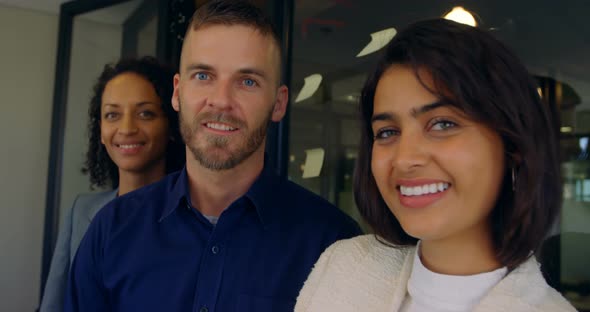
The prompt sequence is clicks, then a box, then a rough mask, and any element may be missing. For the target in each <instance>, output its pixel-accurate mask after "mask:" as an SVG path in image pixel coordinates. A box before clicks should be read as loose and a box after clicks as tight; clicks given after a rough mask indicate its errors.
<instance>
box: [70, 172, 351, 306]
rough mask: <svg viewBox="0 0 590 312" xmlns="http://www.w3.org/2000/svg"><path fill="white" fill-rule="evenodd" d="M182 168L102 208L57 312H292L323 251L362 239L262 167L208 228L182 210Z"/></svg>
mask: <svg viewBox="0 0 590 312" xmlns="http://www.w3.org/2000/svg"><path fill="white" fill-rule="evenodd" d="M185 170H186V169H184V170H182V171H180V172H177V173H173V174H171V175H168V176H167V177H165V178H164V179H163V180H161V181H160V182H157V183H155V184H152V185H149V186H146V187H144V188H141V189H139V190H137V191H134V192H131V193H128V194H126V195H124V196H121V197H119V198H117V199H115V200H114V201H112V202H111V203H109V204H108V205H106V206H105V207H104V208H103V209H101V211H100V212H99V213H98V214H97V215H96V217H95V219H94V220H93V221H92V224H91V225H90V227H89V229H88V232H87V233H86V235H85V236H84V239H83V240H82V242H81V243H80V247H79V249H78V253H77V254H76V257H75V260H74V262H73V265H72V269H71V271H70V277H69V285H68V290H67V293H66V300H65V306H66V307H65V311H84V312H89V311H101V312H103V311H125V312H129V311H174V312H176V311H187V312H188V311H193V312H211V311H258V312H260V311H273V312H277V311H293V308H294V306H295V300H296V298H297V295H298V294H299V290H300V289H301V287H302V286H303V282H304V281H305V280H306V278H307V276H308V274H309V273H310V272H311V269H312V267H313V265H314V263H315V262H316V260H317V259H318V258H319V256H320V254H321V253H322V252H323V251H324V249H325V248H327V247H328V246H329V245H330V244H332V243H333V242H334V241H336V240H339V239H343V238H349V237H353V236H356V235H358V234H360V229H359V227H358V225H357V224H356V223H355V222H354V221H353V220H352V219H351V218H349V217H348V216H347V215H345V214H344V213H343V212H341V211H340V210H339V209H338V208H336V207H334V206H332V205H331V204H330V203H328V202H327V201H325V200H324V199H322V198H321V197H319V196H317V195H315V194H313V193H311V192H309V191H307V190H305V189H303V188H302V187H300V186H298V185H296V184H294V183H292V182H290V181H288V180H286V179H282V178H279V177H278V176H276V175H274V174H273V173H272V172H271V171H270V170H268V169H264V170H263V171H262V173H261V174H260V176H259V177H258V179H257V180H256V181H255V182H254V184H253V185H252V187H251V188H250V190H248V192H247V193H246V194H245V195H244V196H242V197H241V198H239V199H238V200H236V201H235V202H234V203H232V204H231V205H230V206H229V207H228V208H227V209H226V210H225V211H224V212H223V213H222V214H221V216H220V218H219V220H218V222H217V225H215V226H214V225H212V224H211V223H210V222H209V221H208V220H207V219H206V218H205V217H204V216H203V215H202V214H201V213H200V212H199V211H198V210H196V209H194V208H192V207H191V206H190V202H191V201H190V197H189V192H188V182H187V174H186V171H185Z"/></svg>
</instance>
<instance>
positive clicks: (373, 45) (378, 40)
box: [356, 28, 397, 57]
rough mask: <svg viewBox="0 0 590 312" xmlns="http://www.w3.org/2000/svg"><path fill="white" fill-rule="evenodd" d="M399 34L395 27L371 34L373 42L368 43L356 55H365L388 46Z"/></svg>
mask: <svg viewBox="0 0 590 312" xmlns="http://www.w3.org/2000/svg"><path fill="white" fill-rule="evenodd" d="M395 34H397V30H395V28H387V29H383V30H381V31H378V32H374V33H372V34H371V42H369V44H367V45H366V46H365V47H364V48H363V49H362V50H361V52H359V54H357V55H356V57H361V56H365V55H367V54H371V53H373V52H376V51H378V50H379V49H381V48H383V47H384V46H386V45H387V44H388V43H389V41H391V39H393V37H395Z"/></svg>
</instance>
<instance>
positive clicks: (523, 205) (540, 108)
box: [354, 19, 562, 269]
mask: <svg viewBox="0 0 590 312" xmlns="http://www.w3.org/2000/svg"><path fill="white" fill-rule="evenodd" d="M392 65H404V66H409V67H410V68H412V69H413V70H414V73H415V74H416V77H417V78H418V80H419V81H421V82H422V80H420V76H419V75H418V71H419V70H420V71H425V72H427V73H428V74H430V75H431V77H432V79H433V81H434V86H432V87H430V88H429V87H428V86H426V84H425V83H424V82H422V84H423V85H424V86H425V88H426V89H428V90H429V91H431V92H432V94H434V95H435V96H437V97H439V98H440V99H441V100H442V101H444V102H445V103H450V104H451V105H453V106H455V107H456V108H458V109H459V110H460V111H462V112H464V113H465V114H466V115H467V116H469V117H470V118H472V119H473V120H474V121H477V122H480V123H482V124H484V125H486V126H487V127H489V128H490V129H493V130H494V131H496V132H497V133H498V134H499V135H500V137H501V138H502V141H503V144H504V148H505V151H504V153H505V157H506V166H507V168H506V169H505V176H504V179H503V185H502V187H501V190H500V194H499V196H498V198H497V201H496V204H495V206H494V208H493V210H492V212H491V216H490V218H491V219H490V224H491V226H492V238H493V242H494V246H495V248H496V256H497V259H498V260H499V261H500V262H501V263H502V264H503V265H505V266H507V267H508V268H510V269H512V268H515V267H516V266H518V265H519V264H521V263H522V262H524V261H525V260H526V259H528V257H529V256H530V255H531V254H532V252H534V251H536V250H537V248H538V247H539V246H540V244H541V242H542V241H543V238H544V237H545V234H546V232H547V231H548V229H549V228H550V226H551V224H552V222H553V220H554V218H555V216H556V214H557V212H558V211H559V209H560V207H561V191H562V189H561V175H560V166H559V158H558V141H557V137H558V126H559V123H558V118H557V117H556V116H555V114H552V113H551V112H552V109H551V108H550V107H548V105H547V104H545V103H544V102H542V100H541V98H540V96H539V94H538V93H537V85H536V83H535V81H534V80H533V78H532V77H531V76H530V75H529V73H528V72H527V70H526V68H525V66H524V65H523V64H522V63H521V62H520V61H519V59H518V58H517V57H516V56H515V55H514V54H513V53H512V52H511V51H510V50H509V49H507V48H506V46H504V44H502V43H501V42H499V41H498V40H496V39H495V38H494V37H493V36H492V35H491V34H489V33H487V32H485V31H483V30H481V29H479V28H475V27H471V26H466V25H462V24H459V23H455V22H452V21H448V20H444V19H434V20H427V21H421V22H417V23H415V24H412V25H410V26H409V27H407V28H406V29H405V30H403V31H401V32H400V33H398V34H397V36H396V37H395V38H394V39H393V40H392V41H391V42H390V43H389V44H388V45H387V47H386V48H385V51H384V54H383V55H382V57H381V60H380V62H379V64H378V66H377V68H376V70H375V71H374V72H373V73H372V74H370V75H369V78H368V79H367V81H366V83H365V86H364V88H363V91H362V95H361V100H360V112H361V123H362V125H361V141H360V147H359V157H358V160H357V165H356V169H355V178H354V194H355V201H356V204H357V207H358V208H359V210H360V213H361V215H362V216H363V218H364V219H365V220H366V221H367V223H368V224H369V226H371V228H372V229H373V231H374V232H375V234H376V235H377V236H379V237H381V238H383V239H384V240H386V241H387V242H388V243H391V244H394V245H414V244H416V241H417V240H416V238H414V237H411V236H409V235H408V234H407V233H406V232H404V230H403V229H402V228H401V226H400V224H399V222H398V221H397V220H396V219H395V217H394V216H393V214H392V213H391V212H390V210H389V208H388V207H387V205H386V204H385V202H384V200H383V198H382V197H381V195H380V193H379V190H378V189H377V185H376V183H375V178H374V177H373V174H372V172H371V157H372V149H373V138H374V135H373V131H372V128H371V117H372V115H373V100H374V96H375V89H376V87H377V83H378V82H379V79H380V78H381V76H382V75H383V73H384V72H385V71H386V70H387V69H388V68H389V67H390V66H392ZM512 172H514V173H515V179H514V181H515V182H514V185H513V179H512ZM464 208H465V209H469V207H464Z"/></svg>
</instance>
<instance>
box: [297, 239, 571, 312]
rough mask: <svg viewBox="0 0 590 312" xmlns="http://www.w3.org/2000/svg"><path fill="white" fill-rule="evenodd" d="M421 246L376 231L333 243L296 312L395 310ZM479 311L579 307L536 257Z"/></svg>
mask: <svg viewBox="0 0 590 312" xmlns="http://www.w3.org/2000/svg"><path fill="white" fill-rule="evenodd" d="M415 252H416V248H415V247H404V248H393V247H388V246H386V245H384V244H382V243H380V242H379V241H377V239H376V238H375V236H373V235H364V236H358V237H355V238H352V239H348V240H342V241H338V242H336V243H334V244H333V245H332V246H330V247H329V248H328V249H327V250H326V251H325V252H324V253H323V254H322V256H321V257H320V259H319V260H318V262H317V263H316V264H315V267H314V269H313V271H312V272H311V274H310V276H309V277H308V279H307V281H306V282H305V285H304V286H303V289H302V290H301V292H300V294H299V297H298V298H297V305H296V306H295V311H296V312H303V311H317V312H330V311H334V312H336V311H337V312H346V311H362V312H371V311H375V312H377V311H378V312H395V311H398V310H399V308H400V307H401V304H402V302H403V299H404V297H405V295H406V286H407V282H408V279H409V277H410V273H411V271H412V261H413V257H414V253H415ZM474 311H477V312H486V311H490V312H491V311H494V312H500V311H511V312H520V311H522V312H525V311H526V312H529V311H547V312H558V311H576V310H575V309H574V308H573V307H572V306H571V305H570V304H569V302H567V301H566V300H565V299H564V298H563V297H562V296H561V295H560V294H559V293H558V292H557V291H555V290H554V289H553V288H551V287H549V285H547V283H546V282H545V279H544V278H543V275H542V274H541V271H540V270H539V264H538V263H537V261H536V260H535V259H534V258H531V259H529V260H527V261H526V262H525V263H523V264H522V265H520V266H519V267H518V268H516V269H515V270H513V271H512V272H510V273H509V274H508V275H507V276H506V277H504V278H503V279H502V280H501V281H500V282H499V283H498V284H497V285H496V286H495V287H494V288H492V290H491V291H490V292H489V293H488V294H487V295H486V297H484V299H483V300H482V301H481V302H480V303H479V305H478V306H477V307H476V309H475V310H474Z"/></svg>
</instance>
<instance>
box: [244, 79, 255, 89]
mask: <svg viewBox="0 0 590 312" xmlns="http://www.w3.org/2000/svg"><path fill="white" fill-rule="evenodd" d="M255 84H256V82H255V81H254V80H252V79H244V85H245V86H247V87H253V86H254V85H255Z"/></svg>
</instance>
